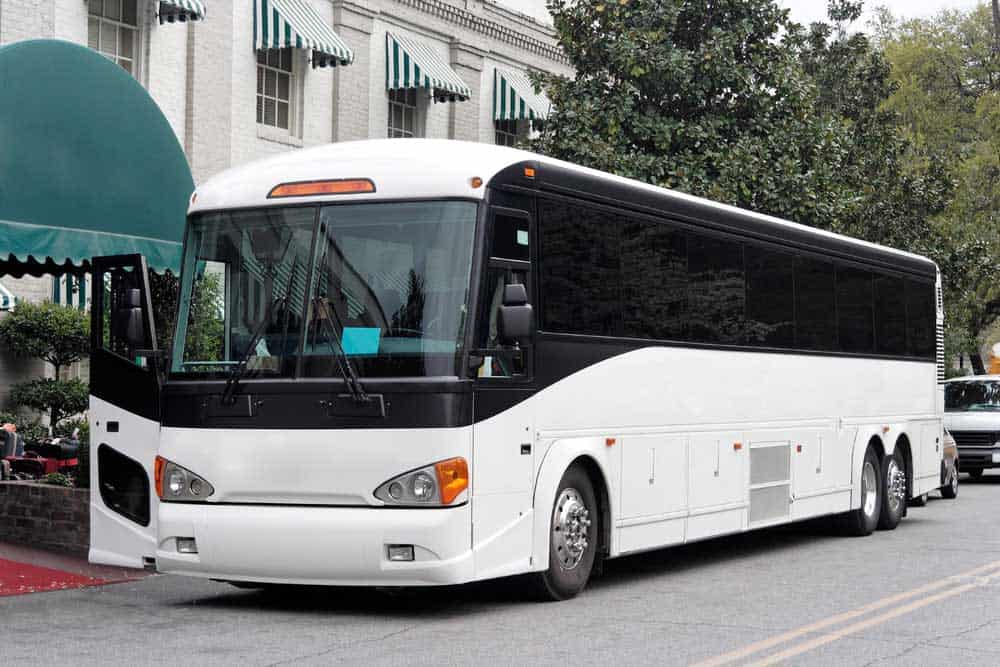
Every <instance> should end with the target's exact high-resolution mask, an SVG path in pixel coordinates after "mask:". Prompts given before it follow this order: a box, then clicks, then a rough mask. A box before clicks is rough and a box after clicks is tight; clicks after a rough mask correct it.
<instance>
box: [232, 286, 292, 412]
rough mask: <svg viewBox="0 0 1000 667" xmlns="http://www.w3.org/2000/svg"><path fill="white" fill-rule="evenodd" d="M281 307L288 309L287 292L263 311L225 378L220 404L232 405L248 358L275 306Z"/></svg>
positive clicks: (244, 374) (248, 360)
mask: <svg viewBox="0 0 1000 667" xmlns="http://www.w3.org/2000/svg"><path fill="white" fill-rule="evenodd" d="M279 304H280V305H282V306H284V307H285V308H287V307H288V292H287V291H286V292H285V294H284V296H279V297H278V298H277V299H274V300H272V301H271V303H269V304H268V305H267V308H265V309H264V317H262V318H261V320H260V323H259V324H258V325H257V327H256V328H255V329H254V330H253V334H251V336H250V342H249V344H248V345H247V349H246V351H245V352H243V356H241V357H240V360H239V361H238V362H237V363H236V365H235V366H233V368H232V370H230V371H229V376H228V377H227V378H226V388H225V389H223V390H222V403H223V405H232V403H233V402H234V401H235V398H236V389H237V388H238V386H239V383H240V380H242V379H243V378H244V377H246V372H247V364H248V363H249V362H250V357H251V356H253V353H254V350H255V349H256V347H257V343H259V342H260V339H261V337H262V336H263V335H264V329H265V327H267V324H268V322H270V321H271V312H272V311H273V310H274V307H275V306H277V305H279Z"/></svg>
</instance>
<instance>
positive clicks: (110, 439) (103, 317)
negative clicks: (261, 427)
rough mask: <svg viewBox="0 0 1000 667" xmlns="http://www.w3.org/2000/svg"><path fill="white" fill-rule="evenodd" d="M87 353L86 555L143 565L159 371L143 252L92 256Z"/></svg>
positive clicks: (148, 554) (148, 546) (149, 553)
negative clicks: (89, 329) (88, 520)
mask: <svg viewBox="0 0 1000 667" xmlns="http://www.w3.org/2000/svg"><path fill="white" fill-rule="evenodd" d="M92 270H93V278H94V282H93V290H94V291H93V298H92V302H91V325H90V326H91V332H90V334H91V355H90V377H91V380H90V443H91V444H90V480H91V482H90V484H91V489H90V554H89V557H90V561H91V562H93V563H105V564H108V565H119V566H125V567H143V566H147V565H151V564H152V563H153V559H154V557H155V554H156V509H157V503H158V501H157V496H156V491H155V488H154V472H153V469H154V465H155V459H156V453H157V448H158V444H159V435H160V433H159V431H160V421H159V420H160V410H159V406H160V385H159V382H160V378H159V371H158V367H159V364H160V360H159V358H158V352H157V346H156V332H155V331H154V328H153V314H152V304H151V302H150V301H151V298H150V291H149V281H148V273H147V267H146V261H145V259H144V258H143V257H142V256H140V255H123V256H118V257H96V258H94V261H93V269H92Z"/></svg>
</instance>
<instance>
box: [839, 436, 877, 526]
mask: <svg viewBox="0 0 1000 667" xmlns="http://www.w3.org/2000/svg"><path fill="white" fill-rule="evenodd" d="M882 500H883V498H882V466H881V465H879V461H878V455H877V454H876V453H875V448H874V447H872V446H871V445H868V449H867V450H866V451H865V459H864V462H862V464H861V507H859V508H858V509H856V510H851V511H850V512H847V513H846V514H843V515H841V522H840V523H841V528H843V530H844V532H845V533H847V534H848V535H853V536H857V537H863V536H865V535H871V534H872V532H873V531H874V530H875V528H876V527H877V526H878V521H879V517H880V516H881V514H882Z"/></svg>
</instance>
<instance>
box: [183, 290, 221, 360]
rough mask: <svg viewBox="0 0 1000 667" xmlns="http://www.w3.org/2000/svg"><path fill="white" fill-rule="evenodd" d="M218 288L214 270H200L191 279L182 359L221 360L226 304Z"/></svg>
mask: <svg viewBox="0 0 1000 667" xmlns="http://www.w3.org/2000/svg"><path fill="white" fill-rule="evenodd" d="M222 287H223V286H222V277H221V275H220V274H218V273H209V272H206V273H203V274H202V275H201V276H200V277H198V279H197V281H196V282H195V284H194V288H193V290H192V295H191V310H190V314H189V316H188V326H187V339H186V340H185V345H184V360H185V361H216V360H220V359H223V342H224V337H225V326H226V318H225V307H226V304H225V294H224V293H223V289H222ZM175 298H176V297H175Z"/></svg>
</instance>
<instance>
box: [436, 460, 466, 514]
mask: <svg viewBox="0 0 1000 667" xmlns="http://www.w3.org/2000/svg"><path fill="white" fill-rule="evenodd" d="M434 471H435V472H436V473H437V478H438V488H439V489H441V502H442V503H443V504H445V505H449V504H451V502H452V501H453V500H455V498H458V494H460V493H462V491H465V490H466V489H467V488H469V464H468V463H466V461H465V459H463V458H461V457H458V458H454V459H448V460H447V461H441V462H439V463H435V464H434Z"/></svg>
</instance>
